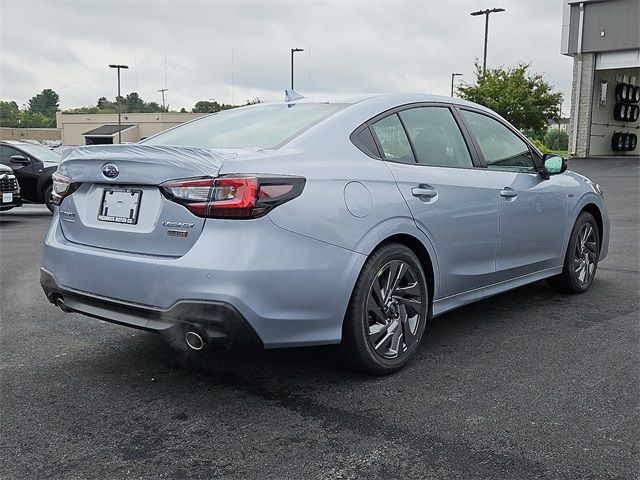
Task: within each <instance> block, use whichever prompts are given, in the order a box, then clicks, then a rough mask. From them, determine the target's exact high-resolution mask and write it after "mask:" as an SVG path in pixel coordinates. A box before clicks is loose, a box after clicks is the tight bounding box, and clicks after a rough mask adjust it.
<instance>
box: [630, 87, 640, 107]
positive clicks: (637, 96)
mask: <svg viewBox="0 0 640 480" xmlns="http://www.w3.org/2000/svg"><path fill="white" fill-rule="evenodd" d="M631 101H632V102H633V103H638V102H640V85H636V86H635V87H634V88H633V95H632V96H631Z"/></svg>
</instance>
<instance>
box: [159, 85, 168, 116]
mask: <svg viewBox="0 0 640 480" xmlns="http://www.w3.org/2000/svg"><path fill="white" fill-rule="evenodd" d="M157 91H158V92H162V113H166V112H165V108H164V92H168V91H169V89H168V88H161V89H160V90H157Z"/></svg>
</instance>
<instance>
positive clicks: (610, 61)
mask: <svg viewBox="0 0 640 480" xmlns="http://www.w3.org/2000/svg"><path fill="white" fill-rule="evenodd" d="M562 53H563V54H564V55H568V56H571V57H573V88H572V93H571V115H570V117H571V121H570V124H569V152H570V154H571V156H572V157H587V156H590V157H593V156H613V155H616V156H617V155H632V156H638V155H640V146H639V147H637V148H636V149H635V151H626V152H625V151H615V150H614V149H613V148H612V139H613V136H614V135H615V134H619V132H623V133H632V134H633V133H635V134H636V135H637V136H640V126H639V124H640V121H638V120H636V121H630V120H628V119H627V120H617V119H616V117H615V116H614V110H615V109H616V108H620V107H619V106H618V107H616V104H619V103H628V104H629V105H630V104H632V103H633V102H631V101H629V102H622V101H621V100H616V87H618V85H620V84H626V85H627V88H628V85H634V86H639V85H640V0H584V1H568V2H567V3H566V4H565V10H564V15H563V26H562ZM636 90H638V89H636ZM635 105H638V103H635ZM639 108H640V107H639ZM631 109H632V110H633V109H635V107H632V108H631Z"/></svg>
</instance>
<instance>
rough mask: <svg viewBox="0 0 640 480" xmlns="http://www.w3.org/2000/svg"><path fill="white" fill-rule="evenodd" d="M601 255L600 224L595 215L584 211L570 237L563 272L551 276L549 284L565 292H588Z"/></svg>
mask: <svg viewBox="0 0 640 480" xmlns="http://www.w3.org/2000/svg"><path fill="white" fill-rule="evenodd" d="M599 256H600V235H599V232H598V225H597V223H596V220H595V219H594V218H593V215H591V214H590V213H589V212H582V213H581V214H580V215H578V219H577V220H576V223H575V225H574V226H573V230H572V231H571V237H569V245H568V247H567V252H566V254H565V258H564V267H563V269H562V273H561V274H560V275H556V276H555V277H551V278H550V279H549V284H550V285H551V286H552V287H553V288H555V289H556V290H560V291H563V292H568V293H584V292H586V291H587V290H588V289H589V287H590V286H591V284H592V283H593V279H594V278H595V276H596V270H597V268H598V257H599Z"/></svg>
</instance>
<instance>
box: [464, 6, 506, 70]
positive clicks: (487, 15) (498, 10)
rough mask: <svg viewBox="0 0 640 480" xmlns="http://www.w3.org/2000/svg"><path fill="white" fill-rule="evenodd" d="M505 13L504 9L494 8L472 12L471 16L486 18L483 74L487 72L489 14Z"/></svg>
mask: <svg viewBox="0 0 640 480" xmlns="http://www.w3.org/2000/svg"><path fill="white" fill-rule="evenodd" d="M499 12H504V8H492V9H491V10H489V9H486V10H478V11H477V12H471V15H472V16H474V17H477V16H478V15H484V16H485V22H484V57H483V60H482V74H483V75H484V73H485V72H486V71H487V40H488V39H489V14H491V13H499Z"/></svg>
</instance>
